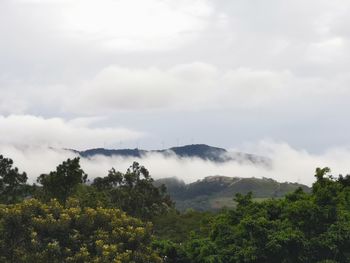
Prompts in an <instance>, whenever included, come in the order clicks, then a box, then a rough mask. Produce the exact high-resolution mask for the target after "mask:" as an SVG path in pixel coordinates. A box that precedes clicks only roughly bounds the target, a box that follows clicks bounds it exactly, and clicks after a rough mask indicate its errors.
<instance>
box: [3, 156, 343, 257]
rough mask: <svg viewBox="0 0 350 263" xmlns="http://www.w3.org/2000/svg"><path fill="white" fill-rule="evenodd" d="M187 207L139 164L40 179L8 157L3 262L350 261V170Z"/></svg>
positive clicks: (70, 169)
mask: <svg viewBox="0 0 350 263" xmlns="http://www.w3.org/2000/svg"><path fill="white" fill-rule="evenodd" d="M232 199H233V200H234V202H235V204H236V205H235V206H234V207H230V208H223V209H221V210H218V211H215V212H213V211H195V210H191V209H188V210H186V211H182V212H179V211H178V210H177V209H176V208H175V203H174V201H173V200H172V199H171V197H170V196H169V194H168V193H167V189H166V187H165V186H164V185H163V184H155V183H154V180H153V178H152V177H151V176H150V174H149V172H148V170H147V169H146V168H145V167H143V166H141V165H140V164H138V163H136V162H135V163H133V164H132V165H131V166H130V168H129V169H128V170H127V171H126V172H120V171H116V170H115V169H114V168H111V170H110V171H108V172H106V176H105V177H98V178H95V179H93V180H92V181H90V180H89V178H88V175H87V174H86V173H85V172H84V171H83V169H82V168H81V166H80V159H79V158H74V159H68V160H66V161H64V162H63V163H62V164H59V165H58V166H57V167H56V169H55V170H53V171H51V172H50V173H48V174H42V175H40V176H38V178H37V182H36V184H32V185H31V184H29V183H28V182H27V175H26V173H25V172H21V171H19V169H18V168H16V167H15V166H14V164H13V161H12V160H11V159H9V158H5V157H3V156H0V202H1V205H0V262H16V263H17V262H18V263H21V262H33V263H34V262H39V263H40V262H57V263H58V262H101V263H102V262H106V263H107V262H120V263H122V262H123V263H124V262H125V263H126V262H135V263H146V262H149V263H151V262H179V263H192V262H193V263H236V262H237V263H243V262H245V263H255V262H256V263H258V262H259V263H265V262H266V263H268V262H269V263H274V262H276V263H277V262H285V263H288V262H291V263H292V262H293V263H294V262H305V263H309V262H311V263H312V262H315V263H316V262H319V263H321V262H323V263H326V262H327V263H331V262H350V176H349V175H346V176H342V175H339V176H337V177H334V176H332V175H331V174H330V169H329V168H327V167H326V168H322V169H321V168H317V169H316V173H315V183H314V184H313V185H312V188H311V190H310V191H305V189H303V188H301V187H297V188H296V189H294V190H293V191H292V192H290V193H288V194H287V195H285V196H283V197H281V196H276V197H271V198H269V199H264V200H261V201H259V202H257V201H255V199H254V196H253V194H252V193H251V192H247V193H245V194H242V193H237V194H235V196H232Z"/></svg>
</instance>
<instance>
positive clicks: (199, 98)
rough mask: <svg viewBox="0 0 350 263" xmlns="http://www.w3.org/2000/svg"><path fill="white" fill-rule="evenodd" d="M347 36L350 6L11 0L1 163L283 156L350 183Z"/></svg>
mask: <svg viewBox="0 0 350 263" xmlns="http://www.w3.org/2000/svg"><path fill="white" fill-rule="evenodd" d="M349 24H350V2H349V1H347V0H307V1H305V0H303V1H302V0H278V1H277V0H265V1H259V0H235V1H232V0H215V1H214V0H192V1H186V0H142V1H141V0H98V1H97V0H74V1H73V0H1V1H0V92H1V96H0V149H18V147H24V146H25V147H29V148H26V149H33V148H32V147H37V149H38V148H39V149H41V147H46V148H48V149H50V148H52V147H54V148H57V149H63V148H69V149H79V150H82V149H88V148H95V147H106V148H145V149H159V148H168V147H172V146H177V145H185V144H192V143H205V144H209V145H213V146H219V147H224V148H226V149H231V150H238V151H248V152H252V153H255V152H259V153H262V154H264V155H268V154H269V153H271V147H274V148H273V149H274V150H273V152H276V153H279V156H284V155H283V153H284V152H283V149H284V150H286V149H289V150H291V151H292V152H295V153H298V156H301V159H300V160H303V158H302V156H304V154H306V155H308V156H312V158H310V160H311V161H310V163H309V166H308V167H310V168H308V169H307V172H308V173H310V170H311V167H315V166H316V165H320V164H319V161H316V160H323V161H324V163H325V165H327V164H328V163H330V164H333V165H334V166H335V168H336V170H337V168H338V167H341V169H339V170H341V171H342V172H343V173H346V172H347V171H346V170H345V171H344V170H342V169H344V165H343V164H344V160H345V159H346V158H345V157H347V156H348V152H349V146H350V137H349V136H348V130H349V128H350V123H349V122H348V116H349V115H348V113H349V112H350V104H349V103H348V98H350V86H349V84H350V74H349V70H350V27H349V26H348V25H349ZM266 142H268V143H266ZM261 145H265V148H264V150H262V147H261ZM3 151H4V150H3ZM15 152H16V150H12V151H10V150H9V151H8V152H4V154H6V153H8V154H10V155H11V154H13V156H18V155H16V154H15ZM287 152H288V150H287ZM335 152H336V153H337V154H334V153H335ZM339 153H343V154H339ZM326 156H327V158H326V159H325V157H326ZM18 158H19V160H22V159H20V157H18ZM293 160H294V159H293ZM22 163H25V161H22ZM338 163H339V166H338V165H337V164H338ZM340 163H341V164H340ZM20 164H21V163H20ZM298 164H299V163H298V162H295V163H292V162H291V163H290V165H291V166H296V165H298ZM349 170H350V169H349ZM337 171H338V170H337ZM296 172H298V173H299V171H296ZM301 177H302V176H301ZM286 178H287V177H286ZM288 178H289V177H288ZM293 178H294V179H295V178H296V177H293ZM282 179H283V178H282Z"/></svg>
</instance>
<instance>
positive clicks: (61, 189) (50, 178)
mask: <svg viewBox="0 0 350 263" xmlns="http://www.w3.org/2000/svg"><path fill="white" fill-rule="evenodd" d="M86 179H87V174H86V173H85V172H84V171H83V170H82V169H81V168H80V158H79V157H77V158H74V159H68V160H67V161H64V162H63V163H62V164H60V165H59V166H57V168H56V171H53V172H50V173H49V174H42V175H40V176H39V177H38V179H37V181H38V183H40V184H41V185H42V190H43V194H44V199H47V200H49V199H50V198H57V199H58V200H59V201H60V202H61V203H63V204H65V203H66V201H67V199H68V197H69V196H71V195H72V194H73V193H74V192H75V191H76V189H77V187H78V186H79V185H81V184H82V183H85V182H86Z"/></svg>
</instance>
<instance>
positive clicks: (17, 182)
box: [0, 155, 27, 204]
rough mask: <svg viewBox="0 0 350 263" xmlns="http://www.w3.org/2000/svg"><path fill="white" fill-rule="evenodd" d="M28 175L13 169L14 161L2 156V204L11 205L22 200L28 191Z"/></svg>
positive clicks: (0, 178) (0, 185) (0, 170)
mask: <svg viewBox="0 0 350 263" xmlns="http://www.w3.org/2000/svg"><path fill="white" fill-rule="evenodd" d="M26 182H27V174H26V173H25V172H23V173H20V172H19V171H18V168H17V167H13V161H12V160H11V159H9V158H4V157H3V156H2V155H0V202H1V203H5V204H9V203H16V202H18V201H20V200H22V198H23V196H24V194H25V190H26Z"/></svg>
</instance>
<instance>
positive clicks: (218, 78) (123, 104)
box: [69, 62, 294, 112]
mask: <svg viewBox="0 0 350 263" xmlns="http://www.w3.org/2000/svg"><path fill="white" fill-rule="evenodd" d="M293 81H294V80H293V76H291V74H290V73H289V72H288V71H269V70H253V69H249V68H238V69H232V70H219V69H218V68H216V67H215V66H213V65H210V64H207V63H199V62H196V63H191V64H183V65H177V66H175V67H172V68H170V69H160V68H141V69H132V68H125V67H120V66H111V67H108V68H105V69H103V70H101V71H100V72H99V73H98V74H97V75H96V76H95V77H94V78H93V79H92V80H90V81H86V82H85V83H84V84H82V86H81V87H80V89H78V91H77V92H78V93H79V94H81V95H80V96H73V97H72V99H71V100H70V101H69V104H70V107H77V108H78V109H75V110H78V111H79V110H83V111H85V112H86V111H89V110H90V111H91V112H93V111H96V110H97V111H106V110H107V111H110V110H112V111H113V110H143V109H164V108H165V109H177V110H178V109H181V110H193V109H194V110H197V109H215V108H228V109H229V108H242V107H243V108H249V107H254V106H260V105H261V104H264V103H270V102H271V101H273V100H275V99H276V98H277V99H280V98H281V97H284V94H285V93H288V92H289V90H288V89H289V88H290V86H291V82H293Z"/></svg>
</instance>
